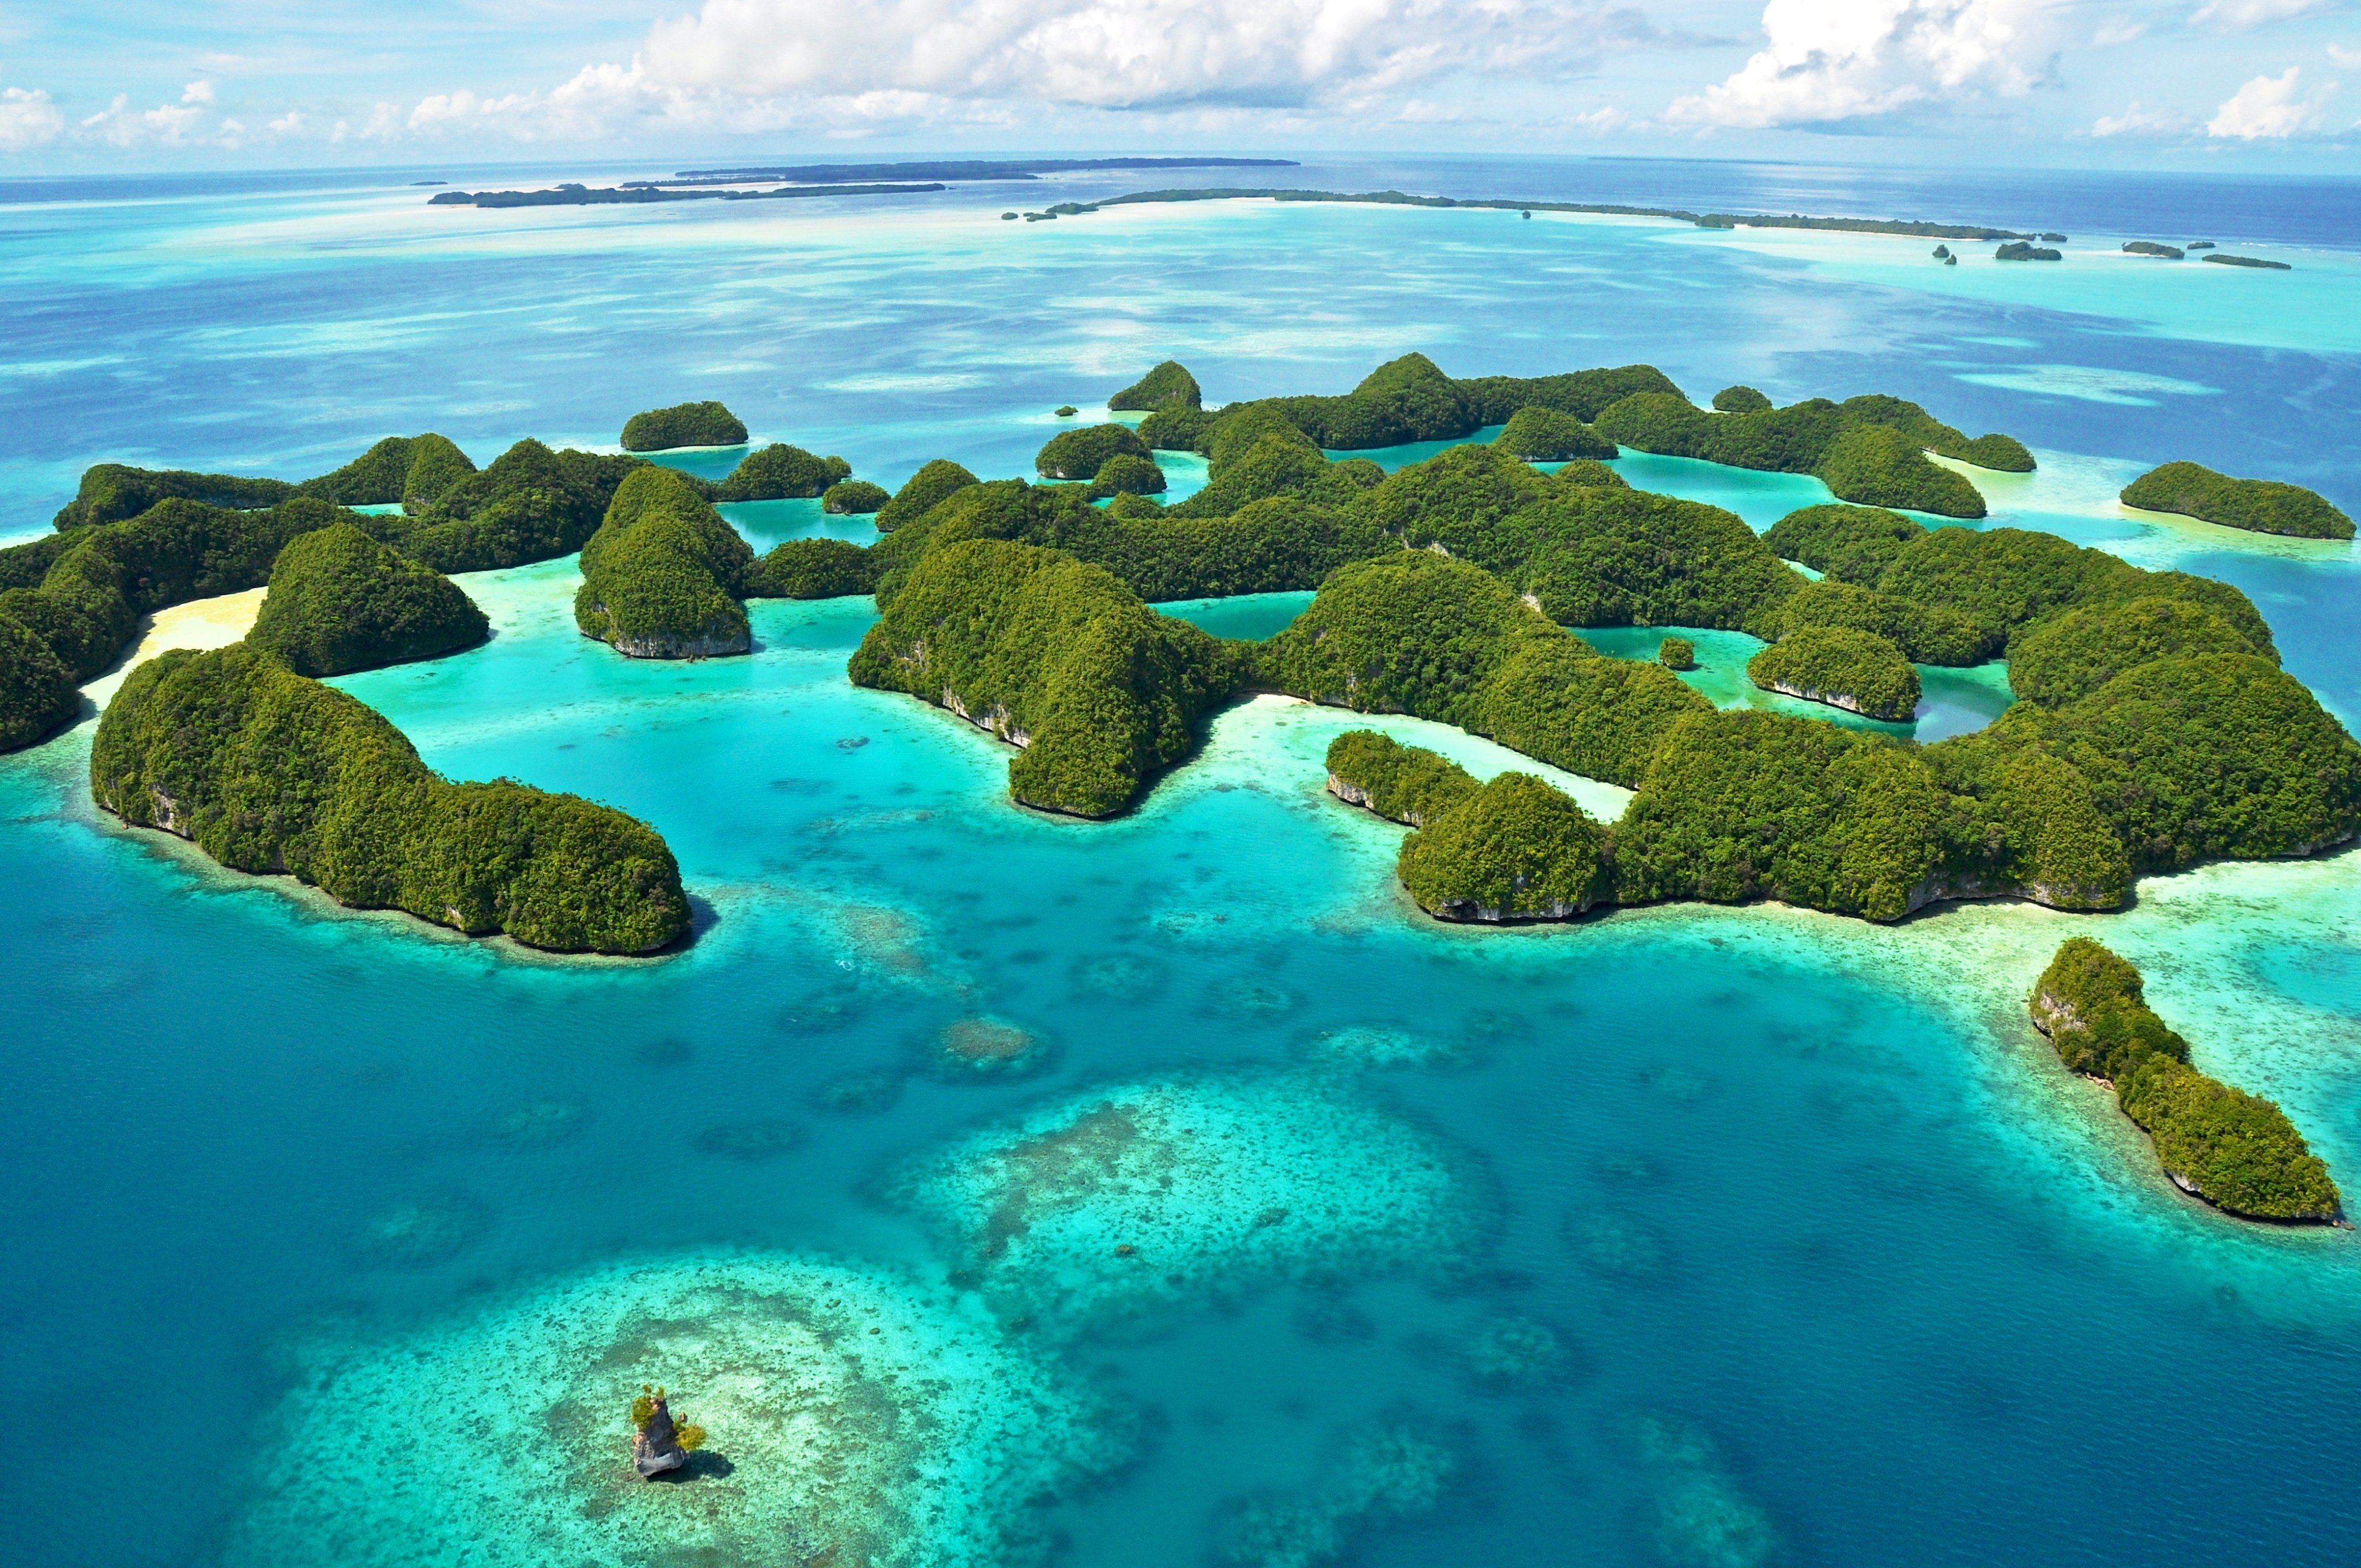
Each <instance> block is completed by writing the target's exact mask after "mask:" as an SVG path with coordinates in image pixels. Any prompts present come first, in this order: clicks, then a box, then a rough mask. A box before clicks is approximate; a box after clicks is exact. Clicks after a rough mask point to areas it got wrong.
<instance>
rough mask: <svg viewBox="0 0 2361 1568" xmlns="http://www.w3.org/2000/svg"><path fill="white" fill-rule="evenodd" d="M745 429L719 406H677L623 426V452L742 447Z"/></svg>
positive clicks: (643, 414)
mask: <svg viewBox="0 0 2361 1568" xmlns="http://www.w3.org/2000/svg"><path fill="white" fill-rule="evenodd" d="M745 440H746V425H745V422H743V421H742V420H741V419H740V418H739V417H738V416H737V415H736V414H733V413H731V412H730V411H729V410H728V409H726V408H724V407H722V406H721V405H720V404H719V403H716V402H704V403H675V404H674V405H673V406H672V407H670V408H668V409H649V410H647V411H644V412H641V413H635V414H633V415H632V416H631V418H630V419H628V420H626V421H624V422H623V450H624V451H626V452H664V451H669V450H670V449H672V448H673V447H675V446H740V445H743V444H745Z"/></svg>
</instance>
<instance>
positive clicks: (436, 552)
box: [360, 439, 647, 572]
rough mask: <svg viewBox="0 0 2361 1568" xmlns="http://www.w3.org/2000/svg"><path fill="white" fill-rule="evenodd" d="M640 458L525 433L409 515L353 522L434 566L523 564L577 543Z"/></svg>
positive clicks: (470, 568) (594, 527)
mask: <svg viewBox="0 0 2361 1568" xmlns="http://www.w3.org/2000/svg"><path fill="white" fill-rule="evenodd" d="M646 466H647V462H646V460H645V459H644V458H639V457H601V456H597V455H593V454H591V453H588V452H576V451H572V450H570V449H569V450H567V451H564V452H552V451H551V450H550V449H549V448H548V447H546V446H544V445H543V444H541V443H540V442H538V441H533V440H530V439H528V440H524V441H520V442H518V443H517V444H515V445H514V446H511V447H510V448H509V449H508V450H507V451H506V452H503V453H501V454H500V455H499V456H498V457H496V458H494V459H493V460H492V464H491V466H490V467H489V468H486V469H484V470H483V471H482V472H481V473H478V474H471V475H469V476H467V477H466V478H463V479H461V480H460V481H459V482H458V483H456V484H455V485H453V486H452V487H451V488H449V489H447V490H445V492H444V493H443V496H442V499H439V500H437V501H436V502H435V503H434V506H432V507H430V508H428V509H427V510H424V511H423V512H420V513H418V514H417V515H416V516H413V517H407V518H365V519H362V520H361V521H360V526H361V527H362V528H364V529H367V530H368V532H370V533H371V534H372V535H374V536H375V537H376V538H377V539H379V540H380V541H381V542H383V543H387V544H390V545H392V546H393V547H394V548H395V549H396V550H399V551H400V552H401V554H404V555H407V556H409V557H410V558H411V559H412V560H413V561H419V562H423V563H424V564H425V565H429V566H432V567H434V569H435V570H436V571H438V572H482V571H489V570H491V569H493V568H495V567H500V566H522V565H527V564H528V563H531V562H534V561H547V560H550V559H553V558H554V557H555V556H559V555H565V554H571V553H572V552H574V551H577V550H579V549H581V548H582V546H583V544H584V543H585V542H587V541H588V539H589V537H590V535H591V534H593V533H595V532H598V522H599V520H600V518H601V517H603V516H604V515H605V513H606V510H607V503H608V501H609V499H612V497H613V496H614V493H615V487H616V486H617V485H619V484H620V483H621V482H622V479H623V476H624V475H625V474H628V473H631V472H633V471H634V470H636V469H640V468H643V467H646Z"/></svg>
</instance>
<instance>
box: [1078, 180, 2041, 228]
mask: <svg viewBox="0 0 2361 1568" xmlns="http://www.w3.org/2000/svg"><path fill="white" fill-rule="evenodd" d="M1246 201H1266V202H1335V203H1347V204H1351V205H1358V206H1380V207H1468V208H1475V209H1477V210H1490V211H1507V212H1516V213H1522V214H1526V215H1527V216H1531V215H1532V214H1534V213H1588V214H1597V215H1598V216H1603V217H1626V218H1670V219H1673V220H1675V221H1676V222H1679V223H1685V224H1695V225H1697V227H1699V228H1708V229H1734V228H1765V229H1819V230H1826V231H1829V232H1833V233H1839V234H1883V235H1905V236H1913V237H1916V238H1921V239H1979V240H1994V239H2000V240H2034V239H2052V240H2059V241H2063V240H2064V239H2065V237H2066V236H2064V235H2060V234H2020V233H2018V232H2017V231H2016V230H2015V229H2001V228H1990V227H1987V226H1985V225H1981V224H1946V223H1929V222H1927V221H1926V220H1924V219H1919V218H1848V217H1812V216H1807V215H1806V214H1802V213H1787V214H1774V213H1696V212H1691V211H1689V210H1688V209H1687V208H1686V207H1642V206H1632V205H1629V204H1627V203H1618V202H1535V201H1531V200H1528V199H1525V198H1522V197H1502V196H1488V197H1482V198H1469V197H1455V196H1414V195H1411V194H1410V193H1408V192H1402V191H1307V190H1282V189H1276V188H1273V187H1268V186H1254V185H1212V186H1185V185H1184V186H1179V187H1176V188H1173V189H1170V190H1163V191H1134V192H1130V193H1129V194H1127V195H1122V196H1103V197H1101V198H1100V199H1099V200H1097V201H1095V202H1082V203H1071V204H1069V205H1061V206H1060V207H1058V208H1057V209H1055V210H1056V211H1058V212H1061V213H1068V214H1083V213H1095V212H1100V211H1104V209H1106V208H1108V207H1126V206H1137V205H1141V204H1154V203H1173V202H1246Z"/></svg>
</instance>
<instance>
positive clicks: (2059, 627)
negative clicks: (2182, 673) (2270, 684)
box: [2008, 598, 2277, 707]
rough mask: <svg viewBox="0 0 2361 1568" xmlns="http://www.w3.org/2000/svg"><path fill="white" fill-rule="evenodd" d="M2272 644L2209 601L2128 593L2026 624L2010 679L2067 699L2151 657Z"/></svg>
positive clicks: (2013, 652)
mask: <svg viewBox="0 0 2361 1568" xmlns="http://www.w3.org/2000/svg"><path fill="white" fill-rule="evenodd" d="M2270 652H2271V651H2270V646H2269V644H2268V642H2266V643H2265V644H2264V645H2263V646H2262V647H2260V648H2257V647H2256V646H2255V645H2254V643H2253V642H2252V641H2250V640H2249V639H2248V637H2247V635H2246V632H2244V631H2242V630H2239V629H2238V628H2237V627H2236V626H2235V625H2234V624H2232V623H2231V622H2230V621H2229V620H2226V619H2225V618H2224V617H2223V616H2221V615H2219V614H2217V613H2216V612H2214V611H2213V610H2212V609H2207V608H2206V607H2205V606H2203V605H2202V604H2191V603H2189V602H2187V601H2185V600H2181V599H2175V598H2136V599H2125V600H2124V601H2122V602H2121V603H2116V604H2101V605H2094V606H2092V607H2090V608H2089V609H2070V610H2068V611H2067V612H2066V613H2065V614H2063V615H2061V616H2059V617H2057V618H2056V619H2054V620H2045V621H2043V622H2041V623H2040V624H2039V625H2037V626H2035V627H2033V628H2031V629H2030V630H2027V631H2026V632H2025V633H2024V634H2023V635H2022V636H2020V637H2018V638H2017V639H2016V641H2015V642H2014V643H2012V644H2011V645H2010V647H2009V651H2008V684H2009V686H2010V688H2011V689H2012V690H2014V691H2015V693H2016V695H2017V696H2021V697H2023V698H2025V699H2026V701H2027V702H2036V703H2039V704H2040V705H2041V706H2042V707H2063V706H2064V705H2066V704H2068V703H2070V702H2075V701H2079V700H2080V699H2081V698H2083V697H2086V696H2090V695H2091V694H2092V692H2095V691H2097V690H2098V689H2099V688H2100V687H2101V686H2103V685H2106V684H2107V683H2108V682H2109V681H2112V680H2114V678H2115V677H2116V676H2117V675H2119V674H2122V673H2123V672H2124V671H2125V670H2128V669H2131V668H2133V667H2134V666H2136V665H2139V664H2145V663H2148V662H2149V661H2151V660H2155V659H2164V658H2169V657H2171V656H2172V655H2174V654H2177V653H2260V654H2265V655H2266V656H2268V655H2269V654H2270ZM2273 662H2274V663H2276V662H2277V661H2276V659H2274V661H2273Z"/></svg>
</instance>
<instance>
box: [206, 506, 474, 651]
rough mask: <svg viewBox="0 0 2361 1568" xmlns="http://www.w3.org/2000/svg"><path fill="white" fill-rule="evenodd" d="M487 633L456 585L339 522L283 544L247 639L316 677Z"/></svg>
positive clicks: (454, 646)
mask: <svg viewBox="0 0 2361 1568" xmlns="http://www.w3.org/2000/svg"><path fill="white" fill-rule="evenodd" d="M490 633H491V623H490V622H489V621H488V620H485V618H484V612H483V611H482V610H480V609H477V608H476V605H475V601H473V600H472V599H470V598H467V595H466V594H465V593H464V592H462V591H461V590H460V587H459V585H458V584H456V583H455V582H453V581H452V580H451V579H450V578H448V577H446V576H444V575H443V574H442V573H440V572H438V571H436V570H435V569H434V567H432V566H426V565H420V564H419V563H418V562H415V561H412V560H408V559H406V558H404V557H403V556H401V555H399V554H395V553H394V552H393V551H392V550H390V549H389V548H387V547H386V546H385V545H383V544H380V543H378V542H377V541H376V540H374V539H371V538H370V537H369V536H368V534H366V533H364V532H361V531H360V530H359V529H358V528H357V527H355V526H354V525H353V524H351V523H349V522H339V523H335V524H332V525H331V526H329V527H326V528H322V529H315V530H313V532H310V533H299V534H297V535H296V536H295V537H294V538H293V539H291V540H289V541H288V542H287V544H286V547H285V548H283V549H281V550H280V552H279V559H278V560H277V561H276V562H275V563H273V564H272V565H271V568H270V592H269V597H268V598H265V599H264V600H263V601H262V610H261V613H260V614H259V615H258V616H257V617H256V618H255V622H254V629H253V630H250V631H248V632H247V634H246V640H247V642H249V643H251V644H252V645H253V646H255V647H257V648H260V649H262V650H264V651H265V652H270V653H273V654H276V655H277V656H278V657H279V659H280V662H281V663H284V664H285V665H286V666H287V667H288V668H289V669H291V670H292V671H294V672H295V673H296V674H299V675H312V676H320V675H341V674H349V673H350V672H352V671H355V670H373V669H377V668H379V666H381V665H385V664H401V663H409V662H411V661H412V660H414V659H438V658H441V657H442V656H443V655H444V654H445V653H456V652H458V651H459V650H460V649H462V648H472V647H474V646H475V645H476V644H477V643H478V642H481V641H483V640H484V639H485V638H486V637H488V636H489V635H490Z"/></svg>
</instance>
